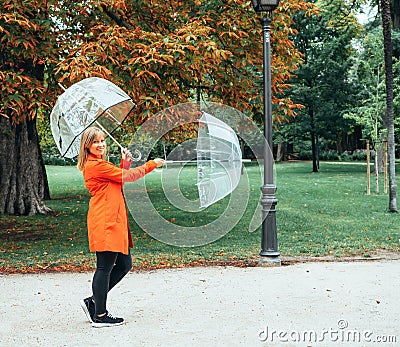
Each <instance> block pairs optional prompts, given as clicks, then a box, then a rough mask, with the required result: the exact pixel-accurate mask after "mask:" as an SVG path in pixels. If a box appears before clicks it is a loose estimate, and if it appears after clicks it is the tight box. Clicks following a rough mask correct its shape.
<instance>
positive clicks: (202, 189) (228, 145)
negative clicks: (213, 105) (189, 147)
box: [197, 112, 242, 208]
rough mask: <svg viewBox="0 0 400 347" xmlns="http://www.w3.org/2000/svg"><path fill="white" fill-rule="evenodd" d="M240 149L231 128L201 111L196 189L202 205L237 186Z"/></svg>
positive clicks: (240, 159) (209, 203)
mask: <svg viewBox="0 0 400 347" xmlns="http://www.w3.org/2000/svg"><path fill="white" fill-rule="evenodd" d="M241 170H242V152H241V150H240V145H239V140H238V138H237V136H236V134H235V132H234V131H233V129H232V128H231V127H230V126H229V125H227V124H226V123H225V122H223V121H221V120H219V119H217V118H215V117H213V116H211V115H210V114H208V113H206V112H203V114H202V116H201V118H200V119H199V133H198V138H197V188H198V191H199V198H200V207H202V208H205V207H208V206H210V205H212V204H213V203H215V202H216V201H218V200H220V199H222V198H224V197H225V196H227V195H228V194H230V193H231V192H232V191H233V190H234V189H235V188H236V186H237V185H238V183H239V180H240V175H241Z"/></svg>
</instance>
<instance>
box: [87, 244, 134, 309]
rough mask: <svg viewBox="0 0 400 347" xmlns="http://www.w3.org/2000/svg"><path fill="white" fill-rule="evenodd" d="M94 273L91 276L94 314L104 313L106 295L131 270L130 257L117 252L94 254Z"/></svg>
mask: <svg viewBox="0 0 400 347" xmlns="http://www.w3.org/2000/svg"><path fill="white" fill-rule="evenodd" d="M96 261H97V263H96V272H95V273H94V275H93V283H92V291H93V300H94V302H95V307H96V314H103V313H105V312H106V302H107V293H108V292H109V291H110V290H111V289H112V288H113V287H114V286H115V285H116V284H117V283H118V282H119V281H121V280H122V278H123V277H124V276H125V275H126V274H127V273H128V272H129V271H130V270H131V268H132V257H131V254H130V252H129V254H128V255H126V254H122V253H118V252H109V251H107V252H96Z"/></svg>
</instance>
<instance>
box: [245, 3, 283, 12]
mask: <svg viewBox="0 0 400 347" xmlns="http://www.w3.org/2000/svg"><path fill="white" fill-rule="evenodd" d="M251 4H252V5H253V7H254V11H256V12H257V13H260V12H272V11H273V10H275V9H276V8H277V7H278V5H279V0H251Z"/></svg>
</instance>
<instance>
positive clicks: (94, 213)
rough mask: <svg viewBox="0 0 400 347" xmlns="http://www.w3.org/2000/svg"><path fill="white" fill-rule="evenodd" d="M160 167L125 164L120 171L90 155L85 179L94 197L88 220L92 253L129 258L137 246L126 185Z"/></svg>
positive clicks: (150, 164) (149, 162) (85, 170)
mask: <svg viewBox="0 0 400 347" xmlns="http://www.w3.org/2000/svg"><path fill="white" fill-rule="evenodd" d="M127 166H128V167H127ZM123 167H126V169H125V168H123ZM156 167H157V164H156V163H155V162H154V161H153V160H150V161H148V162H147V163H146V164H145V165H142V166H139V167H136V168H132V169H129V164H127V163H126V162H124V161H123V160H122V161H121V168H118V167H116V166H115V165H113V164H111V163H110V162H108V161H106V160H103V159H99V158H97V157H95V156H93V155H89V158H88V161H87V162H86V165H85V168H84V170H83V178H84V180H85V186H86V188H87V189H88V190H89V193H90V195H91V196H92V197H91V199H90V202H89V211H88V216H87V223H88V236H89V248H90V251H91V252H103V251H112V252H120V253H123V254H128V247H133V243H132V237H131V234H130V231H129V224H128V212H127V209H126V204H125V199H124V195H123V192H122V186H123V182H133V181H136V180H137V179H139V178H141V177H143V176H144V175H146V174H147V173H149V172H151V171H153V170H154V169H155V168H156Z"/></svg>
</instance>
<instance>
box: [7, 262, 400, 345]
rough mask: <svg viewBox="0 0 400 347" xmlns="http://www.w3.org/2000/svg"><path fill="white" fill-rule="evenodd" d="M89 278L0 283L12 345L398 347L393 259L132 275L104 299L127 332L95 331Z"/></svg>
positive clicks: (20, 278)
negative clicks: (86, 301)
mask: <svg viewBox="0 0 400 347" xmlns="http://www.w3.org/2000/svg"><path fill="white" fill-rule="evenodd" d="M91 278H92V273H59V274H29V275H27V274H24V275H19V274H18V275H0V292H1V298H2V299H1V301H0V317H1V321H0V343H1V346H2V347H5V346H7V347H8V346H10V347H15V346H40V347H46V346H49V347H50V346H51V347H55V346H56V347H58V346H73V347H79V346H106V345H110V346H123V347H125V346H128V347H129V346H151V347H153V346H174V347H180V346H182V347H186V346H205V347H210V346H229V347H231V346H245V347H252V346H349V347H350V346H351V347H352V346H400V324H399V312H400V300H399V293H400V290H399V289H400V261H398V260H393V261H367V262H340V263H331V262H325V263H324V262H321V263H301V264H295V265H291V266H282V267H278V268H261V267H251V268H250V267H249V268H237V267H197V268H183V269H165V270H156V271H147V272H131V273H129V274H128V275H127V277H126V278H125V279H124V280H123V281H122V282H121V284H120V285H119V286H117V287H116V288H115V289H113V291H112V292H111V293H110V296H109V307H108V308H109V310H110V312H112V313H114V314H115V315H120V316H122V317H124V318H125V320H126V324H125V325H122V326H119V327H112V328H101V329H96V328H92V327H91V325H90V323H88V322H87V321H86V316H85V315H84V313H83V311H82V310H81V308H80V306H79V300H80V299H81V298H83V297H85V296H87V295H88V294H89V292H90V286H91Z"/></svg>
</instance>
